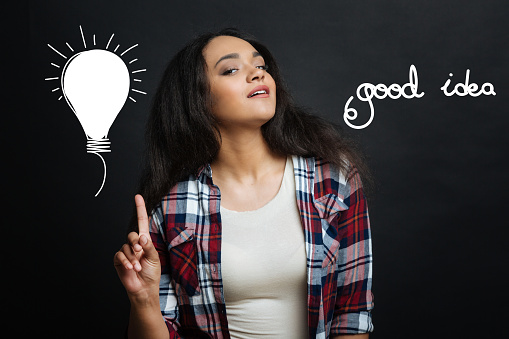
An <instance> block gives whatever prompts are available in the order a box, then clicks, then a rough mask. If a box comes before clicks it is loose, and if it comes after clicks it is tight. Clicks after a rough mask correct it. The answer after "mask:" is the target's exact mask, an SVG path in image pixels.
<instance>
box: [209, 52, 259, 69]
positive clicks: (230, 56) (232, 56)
mask: <svg viewBox="0 0 509 339" xmlns="http://www.w3.org/2000/svg"><path fill="white" fill-rule="evenodd" d="M259 56H262V55H261V54H260V52H258V51H254V52H253V58H255V57H259ZM239 58H240V55H239V53H230V54H226V55H224V56H222V57H221V58H219V60H217V62H216V64H215V65H214V68H216V66H217V64H218V63H220V62H221V61H223V60H226V59H239Z"/></svg>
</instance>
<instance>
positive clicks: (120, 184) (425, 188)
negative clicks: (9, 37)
mask: <svg viewBox="0 0 509 339" xmlns="http://www.w3.org/2000/svg"><path fill="white" fill-rule="evenodd" d="M507 7H508V6H507V3H506V2H505V1H502V0H499V1H494V0H477V1H459V0H456V1H444V0H442V1H437V0H427V1H415V0H414V1H402V0H400V1H376V0H367V1H353V0H351V1H341V0H334V1H332V0H331V1H316V2H311V1H284V2H275V3H272V2H267V1H264V2H253V1H221V2H212V1H96V0H94V1H81V2H78V1H30V2H29V20H28V21H29V66H30V68H29V74H28V77H27V79H28V82H29V88H28V91H29V92H28V93H29V96H28V97H25V102H23V105H24V106H26V107H28V108H29V112H28V113H27V114H28V115H27V118H26V120H25V119H24V118H23V121H22V122H23V130H24V132H25V133H26V134H25V135H26V136H27V138H23V141H20V142H21V143H22V144H19V145H24V144H23V143H28V151H27V148H25V147H23V152H21V150H22V149H21V146H19V147H20V149H19V150H20V152H19V153H20V154H21V155H22V156H21V157H22V158H23V160H25V161H24V162H23V163H22V164H23V165H22V168H20V169H19V170H20V173H25V174H27V173H30V174H29V176H30V178H31V181H30V187H29V188H28V189H26V190H17V193H18V194H20V195H21V196H22V200H21V201H20V203H18V204H17V205H18V206H17V207H18V208H19V213H20V214H17V215H16V221H15V222H14V226H13V225H10V227H14V228H16V229H18V230H21V231H22V235H21V236H20V238H18V239H19V241H18V242H17V245H18V249H21V251H22V254H23V255H22V256H21V258H22V262H23V264H22V266H23V273H25V274H26V275H25V278H23V279H22V280H23V283H22V284H21V285H19V286H22V287H23V292H22V295H23V296H26V298H23V299H22V300H23V301H20V300H18V299H17V300H16V302H15V303H14V305H15V307H14V308H12V310H13V312H20V314H21V315H22V317H24V319H25V320H26V324H27V325H26V326H24V329H25V330H27V331H29V332H32V333H34V334H40V335H51V336H52V337H69V338H70V337H89V338H92V337H99V338H120V337H121V335H122V333H123V330H124V328H125V326H126V323H127V319H128V312H129V302H128V299H127V297H126V294H125V291H124V289H123V286H122V285H121V283H120V281H119V280H118V278H117V275H116V272H115V269H114V267H113V255H114V253H115V252H116V251H117V250H118V249H119V248H120V246H121V245H122V243H123V242H124V239H125V238H124V237H125V228H126V225H127V222H128V219H129V216H130V213H131V207H132V204H133V196H134V193H135V192H134V186H135V183H136V180H137V177H138V174H139V172H140V159H141V155H142V151H143V144H142V142H143V130H144V124H145V121H146V118H147V113H148V110H149V106H150V100H151V98H152V95H153V94H154V92H155V88H156V86H157V83H158V81H159V78H160V76H161V73H162V71H163V69H164V67H165V64H166V63H167V61H168V60H169V59H170V58H171V56H172V55H173V54H174V53H175V52H176V51H178V50H179V49H180V48H181V47H182V46H183V44H184V43H185V42H187V41H188V40H189V39H190V38H191V37H193V36H194V35H195V34H197V33H201V32H204V31H207V30H210V29H218V28H222V27H225V26H229V25H235V26H237V27H239V28H242V29H245V30H247V31H249V32H251V33H252V34H254V35H255V36H257V37H258V38H259V39H260V40H261V41H263V42H264V43H265V44H266V45H267V46H268V47H269V49H270V50H271V51H272V52H273V54H274V55H275V57H276V59H277V60H278V61H279V64H280V66H281V68H282V71H283V75H284V76H285V79H286V81H287V83H288V85H289V87H290V89H291V90H292V93H293V94H294V97H295V98H296V99H297V101H298V102H299V103H300V104H303V105H306V106H309V107H312V108H314V109H315V110H316V112H317V114H319V115H322V116H324V117H326V118H327V119H329V120H330V121H333V122H335V123H339V124H340V125H341V126H343V129H344V131H345V132H347V133H348V134H349V135H351V136H353V137H354V138H356V140H358V141H359V143H360V144H361V146H362V148H363V150H364V151H365V153H366V154H367V156H368V158H369V163H370V165H371V168H372V170H373V172H374V175H375V179H376V182H377V184H378V186H377V190H376V192H375V195H374V196H373V197H372V199H371V200H370V201H369V208H370V213H371V225H372V233H373V255H374V263H373V268H374V272H373V292H374V295H375V309H374V311H373V320H374V324H375V332H374V333H373V334H372V336H371V337H372V338H376V339H381V338H421V337H422V338H432V337H433V338H434V337H438V338H448V337H452V338H473V337H474V336H475V335H479V336H480V337H482V338H487V337H489V336H490V335H491V334H500V333H503V332H505V330H504V325H505V320H506V316H507V315H508V312H507V310H506V305H507V303H508V302H509V300H508V299H509V298H508V295H507V294H508V293H507V289H506V288H507V284H508V282H509V281H508V279H507V278H506V274H505V270H506V267H507V263H508V255H507V246H506V245H505V243H506V242H505V241H506V238H507V235H508V232H507V222H506V221H505V218H504V212H505V208H507V207H506V203H507V200H506V192H507V189H508V188H509V183H508V179H507V177H506V175H505V174H506V173H505V172H506V170H505V169H506V164H507V161H506V159H505V156H506V155H507V150H508V145H509V139H508V133H507V131H506V130H507V128H508V127H509V119H508V118H507V114H508V108H509V107H508V104H507V99H506V97H507V94H508V93H509V88H508V84H509V81H508V75H509V72H508V68H507V61H506V60H507V58H508V52H509V47H508V33H509V30H508V21H509V20H508V18H507V14H508V10H507ZM79 25H82V27H83V29H84V33H85V36H86V38H87V40H88V41H90V40H91V38H92V34H96V38H97V44H98V45H101V44H102V46H105V44H106V42H107V40H108V39H109V37H110V35H111V34H112V33H115V37H114V39H115V40H116V42H117V43H118V44H121V47H128V46H131V45H133V44H135V43H138V44H139V46H138V47H137V48H136V49H134V50H133V51H132V54H131V55H132V56H133V57H137V58H138V59H139V61H137V64H138V65H139V67H142V68H146V69H147V72H146V73H145V74H144V75H143V76H142V79H143V82H142V83H141V84H140V85H139V86H138V87H139V89H141V90H142V91H145V92H147V93H148V95H146V96H142V95H140V94H138V95H135V98H136V100H137V102H136V103H133V102H131V101H130V100H128V101H127V103H126V104H125V106H124V108H123V109H122V111H121V112H120V114H119V115H118V117H117V119H116V120H115V122H114V123H113V126H112V127H111V129H110V132H109V135H108V136H109V138H110V140H111V142H112V145H111V149H112V153H110V154H106V155H105V160H106V163H107V166H108V170H107V180H106V183H105V186H104V188H103V190H102V192H101V194H100V195H99V196H98V197H97V198H94V194H95V193H96V192H97V190H98V188H99V186H100V183H101V180H102V175H103V170H102V163H101V162H100V160H99V159H98V158H97V157H96V156H94V155H92V154H87V153H86V148H85V144H86V137H85V134H84V132H83V129H82V127H81V125H80V123H79V122H78V120H77V119H76V117H75V116H74V114H73V112H72V111H71V110H70V108H69V107H68V106H67V104H66V102H65V101H64V100H63V99H62V100H61V101H57V99H58V96H59V95H60V94H57V93H52V92H51V90H52V89H53V88H54V86H52V84H50V83H48V81H44V78H46V77H51V76H55V74H58V72H57V71H56V69H55V68H54V67H53V66H51V65H50V62H55V61H61V60H59V57H58V55H57V54H56V53H54V52H53V51H52V50H50V49H49V48H48V47H47V44H48V43H49V44H51V45H52V46H54V47H56V48H57V49H60V50H65V49H66V46H65V42H68V43H70V44H71V46H75V47H79V46H82V42H81V34H80V31H79ZM411 64H414V65H415V66H416V68H417V72H418V77H419V91H423V92H425V95H424V97H422V98H420V99H404V98H401V99H398V100H391V99H384V100H376V99H374V107H375V118H374V120H373V122H372V123H371V125H369V126H368V127H367V128H365V129H362V130H353V129H351V128H349V127H347V126H346V124H345V123H344V122H343V118H342V115H343V113H342V112H343V107H344V105H345V102H346V101H347V100H348V98H349V97H350V96H351V95H355V90H356V89H357V86H358V85H360V84H361V83H363V82H370V83H373V84H377V83H384V84H387V85H389V84H392V83H398V84H404V83H406V82H407V81H408V70H409V67H410V65H411ZM4 67H9V66H8V65H6V66H4ZM466 69H470V72H471V75H470V79H471V82H475V83H477V84H478V85H482V84H483V83H485V82H490V83H492V84H493V85H494V87H495V91H496V93H497V95H496V96H479V97H477V98H473V97H469V96H468V97H458V96H453V97H446V96H445V95H443V94H442V92H441V90H440V87H441V86H442V85H443V84H444V82H445V81H446V80H447V79H448V77H449V76H448V74H449V73H454V77H453V79H454V80H455V81H453V82H452V84H453V85H454V84H456V83H457V82H459V81H461V80H464V77H465V71H466ZM352 106H353V107H355V108H357V109H358V110H359V112H360V113H361V119H364V121H366V119H367V116H368V110H369V108H368V105H367V104H366V103H361V102H359V101H358V100H356V99H355V100H354V101H353V103H352ZM18 117H19V115H18ZM360 123H361V122H358V124H360ZM16 211H18V210H16Z"/></svg>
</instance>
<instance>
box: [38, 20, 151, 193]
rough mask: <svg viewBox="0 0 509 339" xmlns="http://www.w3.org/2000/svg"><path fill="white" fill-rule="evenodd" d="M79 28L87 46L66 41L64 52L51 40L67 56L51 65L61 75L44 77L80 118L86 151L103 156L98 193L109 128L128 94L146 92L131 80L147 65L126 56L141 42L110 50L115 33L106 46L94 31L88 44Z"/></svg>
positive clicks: (133, 94)
mask: <svg viewBox="0 0 509 339" xmlns="http://www.w3.org/2000/svg"><path fill="white" fill-rule="evenodd" d="M79 28H80V32H81V38H82V41H83V49H84V50H82V51H79V52H78V51H75V50H74V49H73V48H72V47H71V46H70V45H69V44H68V43H67V42H66V43H65V45H66V47H67V49H68V50H69V51H67V49H65V50H64V52H63V53H62V52H60V51H59V50H57V49H56V48H55V47H53V46H52V45H50V44H48V47H49V48H51V49H52V50H53V51H54V52H55V53H56V54H58V56H59V58H63V59H65V63H64V64H63V65H61V64H60V63H58V62H57V63H53V62H52V63H51V65H52V66H54V67H55V68H57V69H59V70H61V72H60V76H56V77H49V78H45V79H44V80H47V81H55V82H57V83H59V85H56V87H55V88H53V89H52V92H57V91H61V93H62V94H61V95H60V96H59V98H58V100H61V99H62V98H65V101H66V102H67V104H68V105H69V107H70V108H71V110H72V111H73V112H74V114H75V115H76V117H77V118H78V120H79V121H80V123H81V126H82V127H83V130H84V131H85V134H86V137H87V153H93V154H95V155H97V156H98V157H99V158H101V160H102V163H103V166H104V176H103V181H102V184H101V187H100V188H99V191H97V193H96V194H95V196H96V197H97V196H98V195H99V193H100V192H101V190H102V188H103V186H104V183H105V181H106V162H105V161H104V158H103V157H102V156H101V154H100V153H107V152H111V150H110V144H111V143H110V141H109V139H108V131H109V129H110V127H111V125H112V124H113V121H114V120H115V118H116V117H117V115H118V113H119V112H120V110H121V109H122V107H124V104H125V103H126V101H127V99H128V98H129V99H130V100H131V101H133V102H136V100H135V99H134V98H133V97H134V96H135V93H138V94H143V95H145V94H147V93H145V92H143V91H141V90H139V89H136V88H134V87H133V86H132V84H131V80H132V81H133V82H134V83H138V84H139V83H140V82H141V81H142V80H141V79H139V78H140V77H139V75H140V73H143V72H145V71H146V69H142V68H136V67H133V66H132V65H133V64H134V65H136V64H135V62H136V61H138V59H136V58H134V59H132V60H130V61H128V62H125V61H124V59H123V58H127V56H128V55H126V54H128V53H129V52H131V51H132V50H133V49H134V48H136V47H138V44H134V45H132V46H130V47H128V48H126V49H123V50H122V49H119V47H120V45H117V46H116V47H115V48H114V49H113V50H112V51H110V45H111V43H112V40H113V37H114V35H115V34H114V33H113V34H111V36H110V38H109V40H108V43H107V44H106V46H105V47H104V48H100V47H97V45H96V37H95V34H94V35H93V36H92V43H90V41H89V44H88V47H87V39H86V38H85V34H84V33H83V29H82V27H81V25H80V26H79ZM111 46H113V45H111ZM117 51H118V52H117ZM129 54H132V53H129ZM126 60H127V59H126ZM130 68H131V69H132V70H130ZM131 77H132V79H131ZM134 83H133V85H134ZM58 86H60V87H58ZM136 87H137V84H136Z"/></svg>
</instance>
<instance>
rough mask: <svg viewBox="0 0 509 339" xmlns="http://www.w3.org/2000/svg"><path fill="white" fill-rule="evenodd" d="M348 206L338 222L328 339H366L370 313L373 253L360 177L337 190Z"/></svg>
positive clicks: (370, 326) (356, 176)
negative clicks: (333, 290)
mask: <svg viewBox="0 0 509 339" xmlns="http://www.w3.org/2000/svg"><path fill="white" fill-rule="evenodd" d="M339 190H340V192H338V193H339V194H340V195H342V196H343V197H344V200H343V202H344V203H345V204H346V205H347V206H348V209H347V210H344V211H341V212H340V213H341V214H340V216H339V217H338V219H337V228H338V233H339V239H341V240H340V248H339V253H338V265H339V266H338V270H339V273H338V281H337V294H336V304H335V308H334V315H333V320H332V324H331V325H332V326H331V332H330V337H331V338H355V339H365V338H368V334H367V333H368V332H371V331H373V324H372V321H371V310H372V308H373V306H374V302H373V294H372V293H371V278H372V249H371V229H370V222H369V216H368V206H367V202H366V198H365V195H364V192H363V187H362V183H361V179H360V176H359V174H358V173H357V172H356V171H355V174H354V175H353V176H352V177H351V178H350V180H348V182H347V184H346V185H344V186H342V187H340V188H339Z"/></svg>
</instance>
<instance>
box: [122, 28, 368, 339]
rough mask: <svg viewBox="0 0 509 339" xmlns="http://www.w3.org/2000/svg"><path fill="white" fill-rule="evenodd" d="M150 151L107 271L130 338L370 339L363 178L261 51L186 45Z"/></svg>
mask: <svg viewBox="0 0 509 339" xmlns="http://www.w3.org/2000/svg"><path fill="white" fill-rule="evenodd" d="M147 140H148V152H147V153H148V156H149V158H148V160H147V167H146V170H145V173H144V175H143V178H142V180H141V183H140V190H139V191H140V192H141V195H137V196H136V197H135V202H136V213H133V215H135V216H137V223H136V219H134V222H133V223H132V224H133V225H134V227H133V232H131V233H129V235H128V240H127V243H126V244H124V246H123V247H122V249H121V250H120V251H119V252H117V253H116V254H115V258H114V263H115V267H116V269H117V272H118V275H119V277H120V280H121V281H122V283H123V285H124V286H125V288H126V290H127V293H128V296H129V299H130V302H131V313H130V320H129V327H128V336H129V338H200V337H204V338H229V337H230V336H231V337H232V338H261V337H264V338H307V337H310V338H329V337H330V338H349V337H350V336H353V337H355V338H367V336H368V335H367V332H370V331H372V330H373V325H372V322H371V313H370V311H371V309H372V308H373V296H372V293H371V272H372V268H371V239H370V227H369V218H368V212H367V205H366V200H365V195H364V191H363V186H362V185H361V180H360V176H361V174H362V175H363V180H364V181H367V180H368V179H369V175H368V174H367V170H366V167H365V166H364V165H363V162H362V161H361V158H360V157H359V156H358V152H356V151H354V148H353V147H352V144H351V143H349V142H347V141H346V139H344V138H342V137H341V136H340V135H339V134H338V132H337V131H336V130H335V129H334V128H333V126H331V125H330V124H329V123H327V122H325V121H323V120H322V119H319V118H318V117H315V116H313V115H311V114H308V113H307V112H305V111H304V110H303V109H301V108H298V107H296V106H295V105H294V104H293V102H292V100H291V98H290V96H289V94H288V93H287V91H286V90H285V88H284V84H283V81H282V79H281V76H280V74H279V70H278V67H277V64H276V63H275V60H274V58H273V57H272V55H271V53H270V52H269V51H268V49H267V48H266V47H265V46H263V45H262V44H261V43H259V42H258V41H256V40H255V39H254V38H253V37H252V36H250V35H248V34H246V33H242V32H240V31H238V30H236V29H224V30H222V31H220V32H217V33H209V34H204V35H202V36H200V37H198V38H196V39H195V40H193V41H192V42H190V43H189V44H188V45H187V46H185V47H184V48H183V49H182V50H181V51H180V52H179V53H178V54H177V55H176V56H175V57H174V58H173V59H172V61H171V62H170V63H169V65H168V67H167V69H166V71H165V73H164V75H163V79H162V81H161V84H160V86H159V88H158V91H157V93H156V96H155V101H154V104H153V109H152V112H151V115H150V118H149V121H148V125H147ZM143 198H145V199H146V205H145V201H144V199H143ZM147 211H150V212H151V213H150V217H149V216H148V214H147ZM136 230H137V231H138V232H135V231H136ZM161 314H162V316H161Z"/></svg>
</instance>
